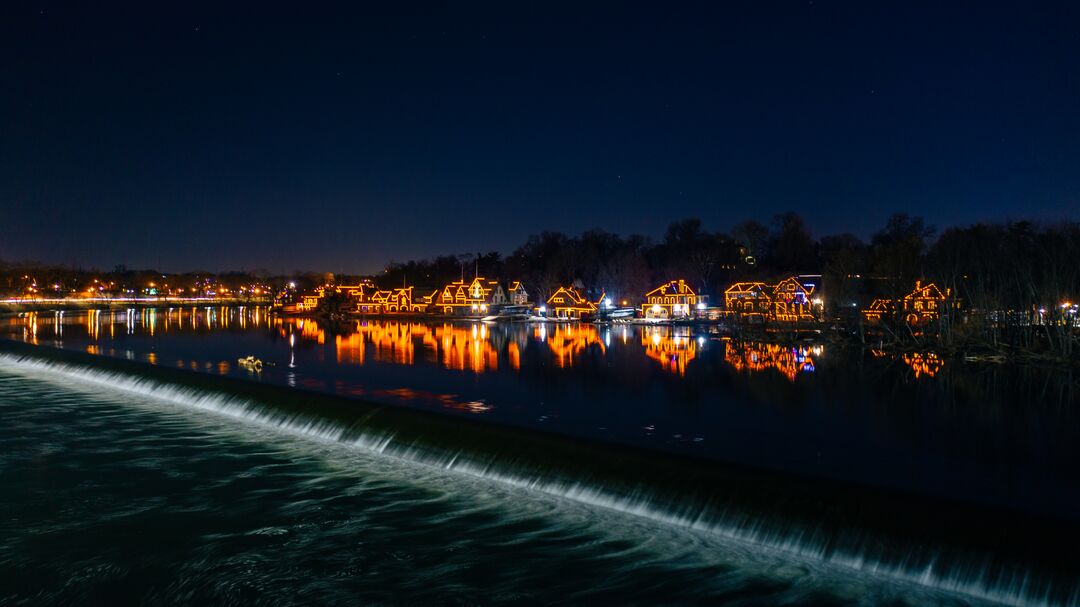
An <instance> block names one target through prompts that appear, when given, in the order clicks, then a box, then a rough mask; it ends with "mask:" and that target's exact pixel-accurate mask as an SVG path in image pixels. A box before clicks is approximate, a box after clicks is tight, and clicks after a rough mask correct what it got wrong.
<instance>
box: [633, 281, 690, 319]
mask: <svg viewBox="0 0 1080 607" xmlns="http://www.w3.org/2000/svg"><path fill="white" fill-rule="evenodd" d="M698 300H699V298H698V296H697V294H696V293H694V290H693V289H691V288H690V285H688V284H686V281H685V280H682V279H679V280H672V281H669V282H666V283H664V284H662V285H660V286H659V287H656V288H655V289H653V290H652V291H649V292H648V293H646V294H645V303H643V304H641V315H642V316H644V317H645V318H686V317H689V316H690V315H691V310H693V309H694V307H695V306H697V303H698Z"/></svg>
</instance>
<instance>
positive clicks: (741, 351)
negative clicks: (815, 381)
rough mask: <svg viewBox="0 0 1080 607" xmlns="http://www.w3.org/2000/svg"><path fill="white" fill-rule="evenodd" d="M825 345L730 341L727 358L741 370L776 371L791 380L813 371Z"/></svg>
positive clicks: (730, 363) (726, 352)
mask: <svg viewBox="0 0 1080 607" xmlns="http://www.w3.org/2000/svg"><path fill="white" fill-rule="evenodd" d="M822 352H823V347H822V346H812V347H807V346H785V345H780V344H765V343H759V342H729V343H728V345H727V350H726V351H725V355H724V360H725V361H727V363H728V364H729V365H731V366H732V367H734V368H735V370H737V371H739V372H744V371H745V372H750V373H759V372H764V371H769V370H773V371H777V372H779V373H780V375H783V376H784V377H786V378H787V379H788V381H795V378H796V377H798V376H799V374H800V373H813V372H814V369H815V367H814V357H815V356H821V354H822Z"/></svg>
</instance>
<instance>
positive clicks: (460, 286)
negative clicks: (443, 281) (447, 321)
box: [434, 276, 507, 316]
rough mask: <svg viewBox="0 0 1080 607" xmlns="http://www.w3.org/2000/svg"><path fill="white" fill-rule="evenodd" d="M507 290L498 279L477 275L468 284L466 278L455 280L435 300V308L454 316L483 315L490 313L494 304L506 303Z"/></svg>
mask: <svg viewBox="0 0 1080 607" xmlns="http://www.w3.org/2000/svg"><path fill="white" fill-rule="evenodd" d="M506 301H507V300H506V291H504V290H503V288H502V285H500V284H499V283H498V282H497V281H494V280H487V279H486V278H481V277H479V276H477V277H476V278H474V279H473V280H472V282H470V283H468V284H466V283H465V281H464V280H455V281H454V282H452V283H450V284H448V285H446V286H445V287H443V288H442V290H441V291H440V292H439V295H438V297H437V298H436V300H435V304H434V306H435V309H436V311H438V312H442V313H443V314H448V315H453V316H481V315H485V314H487V313H488V310H489V309H490V307H491V306H493V305H502V304H505V303H506Z"/></svg>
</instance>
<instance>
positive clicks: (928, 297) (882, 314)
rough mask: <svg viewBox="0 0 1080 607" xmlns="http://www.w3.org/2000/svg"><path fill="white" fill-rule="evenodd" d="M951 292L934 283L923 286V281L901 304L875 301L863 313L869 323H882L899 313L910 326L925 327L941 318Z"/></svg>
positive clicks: (917, 284) (886, 300)
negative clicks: (942, 289)
mask: <svg viewBox="0 0 1080 607" xmlns="http://www.w3.org/2000/svg"><path fill="white" fill-rule="evenodd" d="M949 295H950V290H949V289H945V292H944V293H943V292H942V291H941V289H939V288H938V286H937V285H936V284H934V283H932V282H931V283H927V284H925V285H924V284H923V283H922V281H921V280H917V281H915V289H914V290H913V291H912V292H911V293H908V294H907V295H905V296H904V297H903V298H902V299H900V301H899V302H895V301H892V300H889V299H875V300H874V301H873V302H871V303H870V306H869V307H868V308H866V309H865V310H863V311H862V313H863V318H865V319H866V321H867V322H868V323H871V324H874V323H878V322H881V320H882V319H884V318H889V317H892V316H895V315H896V314H897V312H899V315H900V317H901V318H902V319H903V321H904V322H905V323H907V324H909V325H925V324H927V323H929V322H931V321H934V320H937V319H938V318H939V317H940V316H941V309H942V308H943V307H944V306H945V300H946V299H948V297H949Z"/></svg>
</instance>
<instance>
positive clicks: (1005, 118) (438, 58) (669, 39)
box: [0, 0, 1080, 272]
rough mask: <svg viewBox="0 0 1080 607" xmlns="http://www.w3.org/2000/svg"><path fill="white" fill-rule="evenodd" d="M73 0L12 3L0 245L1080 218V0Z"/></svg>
mask: <svg viewBox="0 0 1080 607" xmlns="http://www.w3.org/2000/svg"><path fill="white" fill-rule="evenodd" d="M82 4H84V5H86V6H83V7H79V8H73V7H69V6H64V5H58V4H56V3H35V2H21V3H5V5H4V6H3V7H2V8H0V77H2V78H0V209H2V214H0V259H6V260H22V259H34V260H40V261H45V262H58V263H64V264H72V263H76V264H78V265H80V266H83V267H93V266H97V267H101V268H111V267H112V266H113V265H115V264H121V263H122V264H126V265H128V266H129V267H154V266H157V265H158V264H159V263H160V267H161V268H162V269H163V270H166V271H180V270H192V269H208V270H219V269H229V268H237V269H239V268H245V269H249V270H250V269H254V268H268V269H270V270H275V271H291V270H293V269H326V270H334V271H349V272H370V271H376V270H378V269H379V268H381V267H382V266H383V264H385V263H386V262H387V261H389V260H391V259H398V260H400V259H408V258H415V257H425V256H430V255H433V254H438V253H460V252H475V251H481V250H482V251H487V250H501V251H503V252H504V253H508V252H510V250H512V249H513V248H514V247H515V246H516V245H518V244H519V243H521V242H522V241H524V239H525V238H526V237H527V236H528V235H529V234H532V233H536V232H539V231H541V230H545V229H550V230H561V231H565V232H569V233H579V232H581V231H582V230H585V229H588V228H593V227H600V228H604V229H607V230H610V231H615V232H619V233H624V234H625V233H630V232H639V233H643V234H646V235H650V236H653V237H659V236H661V235H662V233H663V230H664V228H665V227H666V225H667V224H668V223H669V222H670V221H672V220H675V219H679V218H683V217H688V216H697V217H700V218H701V219H702V220H703V221H704V224H705V227H706V228H709V229H720V230H726V229H728V228H730V227H731V226H732V225H733V224H734V223H736V222H738V221H740V220H743V219H758V220H761V221H764V222H768V221H769V220H770V218H771V217H772V216H773V215H774V214H776V213H779V212H783V211H787V210H795V211H798V212H800V213H802V214H803V215H804V216H805V217H806V218H807V221H808V224H809V225H810V227H811V228H812V230H813V231H814V234H815V235H816V236H821V235H825V234H830V233H837V232H853V233H855V234H857V235H859V236H862V237H868V236H869V235H870V234H871V233H872V232H873V231H874V230H876V229H877V228H879V227H880V226H882V225H883V224H884V221H885V219H886V218H887V217H888V215H890V214H892V213H894V212H898V211H901V212H908V213H913V214H917V215H922V216H924V217H925V218H926V219H927V220H928V222H930V223H931V224H934V225H936V226H938V227H945V226H948V225H951V224H965V223H971V222H975V221H979V220H1004V219H1022V218H1035V219H1039V220H1055V219H1064V218H1072V219H1076V218H1077V217H1078V215H1080V3H1075V2H1061V3H1048V4H1033V3H1028V2H1017V3H1015V4H1010V5H992V3H983V2H978V3H972V4H969V5H966V6H960V5H956V6H953V3H945V2H930V3H926V4H925V5H921V6H916V5H914V4H913V3H910V2H898V3H895V4H893V5H891V6H887V5H886V4H885V3H877V2H852V3H836V2H828V1H820V0H815V1H813V2H790V3H769V2H745V3H738V4H736V3H728V2H710V3H706V4H701V5H689V4H686V5H682V6H675V5H676V4H678V3H667V2H656V3H652V4H650V5H646V4H642V5H637V6H631V5H628V4H614V3H612V4H609V5H601V4H600V3H595V4H593V3H577V2H570V3H565V4H560V3H555V2H541V3H526V2H498V3H492V4H477V3H468V2H440V3H433V4H432V5H419V4H410V3H397V2H385V3H378V4H373V5H371V7H370V8H359V7H358V6H331V5H320V4H316V3H309V2H303V3H296V4H295V5H294V6H292V7H290V8H288V9H285V8H280V7H277V8H273V9H267V8H265V6H266V5H265V4H253V5H252V7H256V6H258V7H262V8H259V9H258V10H256V9H255V8H252V9H250V10H234V11H233V12H229V13H222V12H220V10H219V9H218V8H215V7H214V5H206V7H204V8H200V7H197V6H195V5H193V4H188V3H167V4H168V8H165V5H166V3H143V5H145V6H143V5H139V4H132V5H131V6H130V7H129V8H126V9H124V10H119V9H116V10H113V11H112V12H97V11H94V10H92V9H91V8H90V5H94V4H97V3H82ZM220 4H225V3H220ZM358 4H359V3H358ZM585 4H589V5H590V6H589V7H585V6H583V5H585ZM151 5H154V6H151ZM944 5H950V6H944Z"/></svg>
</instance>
